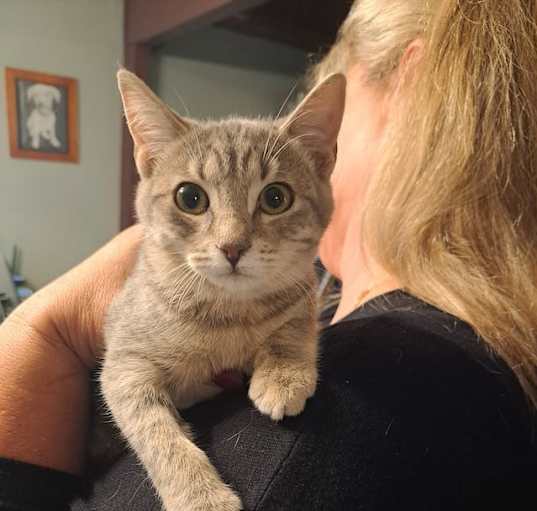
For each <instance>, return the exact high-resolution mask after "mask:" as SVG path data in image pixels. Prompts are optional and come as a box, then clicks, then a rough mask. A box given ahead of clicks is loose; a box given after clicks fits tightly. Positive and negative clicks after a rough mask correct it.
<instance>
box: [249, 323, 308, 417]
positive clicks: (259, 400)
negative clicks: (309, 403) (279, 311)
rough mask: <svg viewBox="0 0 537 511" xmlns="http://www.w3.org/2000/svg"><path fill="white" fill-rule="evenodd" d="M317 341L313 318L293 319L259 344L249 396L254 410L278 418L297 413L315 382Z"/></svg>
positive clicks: (302, 407) (300, 410)
mask: <svg viewBox="0 0 537 511" xmlns="http://www.w3.org/2000/svg"><path fill="white" fill-rule="evenodd" d="M317 357H318V341H317V327H316V322H315V320H313V319H312V318H298V319H296V318H295V319H293V320H291V321H289V322H287V323H286V324H285V325H283V326H282V327H281V328H280V329H278V331H276V332H275V333H274V334H273V335H272V336H271V337H270V338H269V339H267V341H266V342H265V343H264V344H263V345H262V346H261V347H260V350H259V352H258V353H257V354H256V357H255V360H254V370H253V374H252V379H251V381H250V390H249V393H248V395H249V396H250V399H251V400H252V401H253V402H254V403H255V405H256V407H257V409H258V410H259V411H260V412H261V413H264V414H265V415H269V416H270V417H271V418H272V419H273V420H280V419H282V418H283V417H284V416H285V415H298V414H299V413H301V412H302V410H303V409H304V406H305V404H306V400H307V399H308V398H310V397H311V396H313V394H314V392H315V387H316V385H317Z"/></svg>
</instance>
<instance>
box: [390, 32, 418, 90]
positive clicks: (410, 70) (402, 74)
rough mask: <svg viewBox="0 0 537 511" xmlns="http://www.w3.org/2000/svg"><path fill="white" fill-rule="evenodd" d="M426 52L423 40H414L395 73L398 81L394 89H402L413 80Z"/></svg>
mask: <svg viewBox="0 0 537 511" xmlns="http://www.w3.org/2000/svg"><path fill="white" fill-rule="evenodd" d="M424 50H425V48H424V43H423V39H414V41H412V42H411V43H410V44H409V45H408V46H407V47H406V49H405V51H404V53H403V55H402V57H401V60H400V61H399V67H398V68H397V72H396V73H394V76H395V79H396V80H397V83H396V84H395V87H394V88H395V89H396V90H398V89H400V88H401V86H402V85H403V84H404V83H405V82H407V81H408V80H409V79H412V77H413V76H414V70H415V68H416V66H417V64H418V62H419V61H420V60H421V58H422V57H423V52H424Z"/></svg>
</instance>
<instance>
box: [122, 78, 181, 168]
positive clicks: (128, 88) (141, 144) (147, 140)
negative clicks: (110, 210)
mask: <svg viewBox="0 0 537 511" xmlns="http://www.w3.org/2000/svg"><path fill="white" fill-rule="evenodd" d="M117 82H118V87H119V92H120V94H121V100H122V101H123V110H124V112H125V117H126V119H127V126H128V127H129V131H130V133H131V136H132V139H133V141H134V159H135V161H136V167H137V168H138V172H139V173H140V176H141V177H142V178H147V177H150V176H151V174H152V172H153V169H154V166H155V161H156V160H157V159H158V157H159V155H161V154H162V152H163V150H164V149H165V147H166V146H167V145H168V144H169V143H171V142H173V141H174V140H177V139H178V138H180V137H181V136H183V135H184V134H186V133H187V132H188V131H189V130H190V129H191V125H190V123H189V122H187V121H186V120H185V119H183V118H181V117H179V115H177V114H176V113H175V112H173V111H172V110H171V109H170V108H169V107H168V106H166V105H165V104H164V102H163V101H161V100H160V99H159V98H158V97H157V96H156V95H155V94H154V93H153V91H152V90H151V89H150V88H149V87H148V86H147V85H146V84H145V83H144V82H143V81H142V80H140V78H138V77H137V76H136V75H135V74H133V73H131V72H129V71H127V70H126V69H120V70H119V71H118V73H117Z"/></svg>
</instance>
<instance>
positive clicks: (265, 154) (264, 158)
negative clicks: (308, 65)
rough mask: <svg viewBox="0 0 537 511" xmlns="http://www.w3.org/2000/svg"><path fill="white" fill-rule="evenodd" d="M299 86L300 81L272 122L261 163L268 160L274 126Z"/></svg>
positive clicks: (294, 86) (293, 87)
mask: <svg viewBox="0 0 537 511" xmlns="http://www.w3.org/2000/svg"><path fill="white" fill-rule="evenodd" d="M297 86H298V81H297V82H295V84H294V85H293V86H292V87H291V90H290V91H289V94H287V97H286V98H285V99H284V101H283V103H282V106H281V107H280V109H279V110H278V113H277V114H276V118H275V119H274V121H273V122H272V125H271V126H270V129H269V132H268V136H267V141H266V142H265V149H264V150H263V157H262V159H261V161H263V162H265V160H266V156H267V149H268V145H269V142H270V137H271V136H272V133H273V131H274V126H275V125H276V123H277V122H278V120H279V119H280V115H281V114H282V112H283V110H284V108H285V106H286V105H287V103H288V102H289V100H290V99H291V96H292V95H293V93H294V92H295V90H296V88H297Z"/></svg>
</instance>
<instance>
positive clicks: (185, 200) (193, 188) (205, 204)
mask: <svg viewBox="0 0 537 511" xmlns="http://www.w3.org/2000/svg"><path fill="white" fill-rule="evenodd" d="M175 203H176V204H177V207H178V208H179V209H181V210H183V211H184V212H185V213H189V214H191V215H201V214H202V213H205V211H207V209H208V208H209V197H207V194H206V193H205V191H204V190H203V188H202V187H201V186H199V185H197V184H194V183H181V184H180V185H179V186H178V187H177V191H176V192H175Z"/></svg>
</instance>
